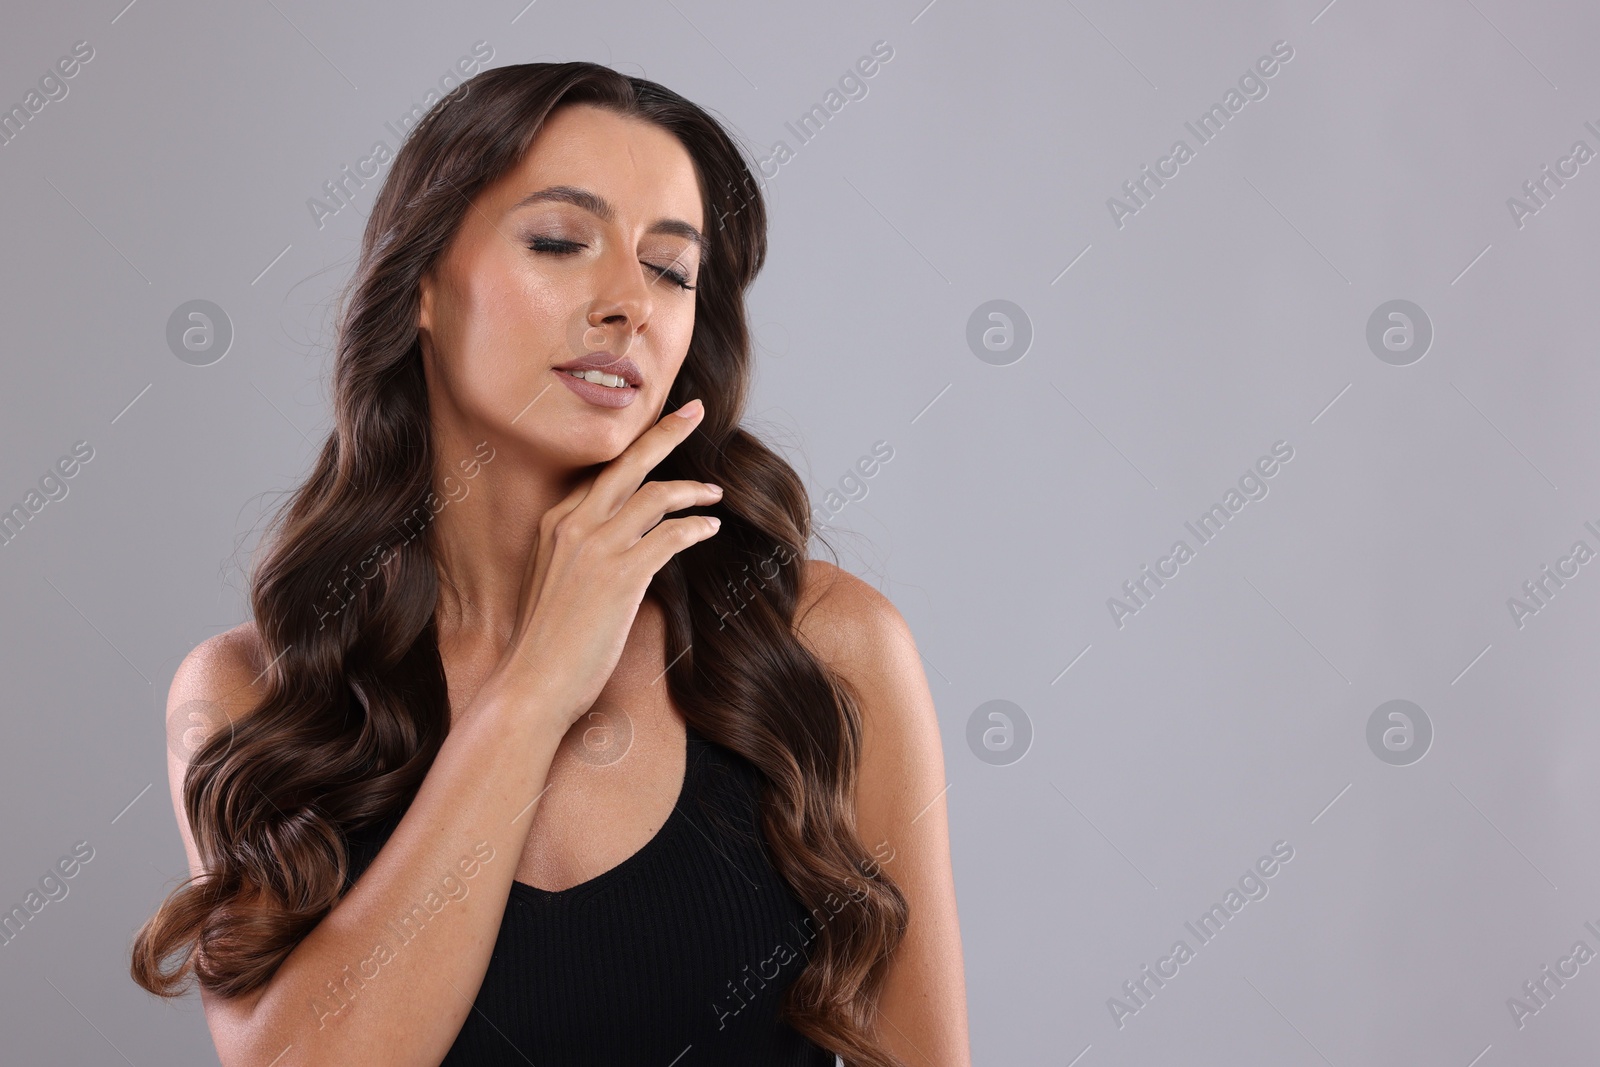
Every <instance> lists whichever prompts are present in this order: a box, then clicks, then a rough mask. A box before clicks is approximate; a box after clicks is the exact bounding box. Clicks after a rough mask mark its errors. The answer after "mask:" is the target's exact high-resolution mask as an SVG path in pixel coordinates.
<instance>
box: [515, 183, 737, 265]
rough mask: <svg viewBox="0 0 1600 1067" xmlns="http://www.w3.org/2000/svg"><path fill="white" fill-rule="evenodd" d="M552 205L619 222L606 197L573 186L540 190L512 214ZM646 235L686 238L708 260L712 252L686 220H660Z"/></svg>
mask: <svg viewBox="0 0 1600 1067" xmlns="http://www.w3.org/2000/svg"><path fill="white" fill-rule="evenodd" d="M549 201H555V202H557V203H562V204H571V205H573V206H574V207H580V208H582V209H583V210H585V211H587V212H589V214H591V215H594V216H596V217H597V218H599V219H600V220H601V221H603V222H611V221H613V220H614V219H615V218H616V211H615V210H613V209H612V207H611V204H610V202H609V201H607V200H606V198H605V197H603V196H599V195H597V194H595V193H591V192H590V191H589V190H587V189H579V188H577V187H576V186H572V185H552V186H551V187H550V188H548V189H540V190H539V191H538V192H536V193H529V194H528V195H527V196H525V197H523V198H522V199H521V200H518V201H517V202H516V203H515V204H514V205H512V207H511V210H512V211H517V210H520V209H521V208H524V207H527V206H528V205H529V204H539V203H546V202H549ZM645 232H646V233H665V234H671V235H672V236H674V237H682V238H685V239H687V240H690V241H693V242H694V243H695V245H696V246H697V247H698V248H699V249H700V254H701V256H706V255H708V254H709V253H710V251H711V242H710V241H709V240H707V239H706V236H705V234H703V233H701V232H700V231H699V230H697V229H695V228H694V227H693V226H691V225H689V224H688V223H687V222H684V221H683V220H682V219H657V220H656V221H655V222H654V223H652V224H651V225H650V228H649V229H648V230H646V231H645Z"/></svg>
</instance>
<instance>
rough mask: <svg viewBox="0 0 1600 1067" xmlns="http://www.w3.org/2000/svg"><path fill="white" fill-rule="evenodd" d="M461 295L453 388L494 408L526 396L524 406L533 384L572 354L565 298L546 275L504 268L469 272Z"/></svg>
mask: <svg viewBox="0 0 1600 1067" xmlns="http://www.w3.org/2000/svg"><path fill="white" fill-rule="evenodd" d="M456 296H457V303H456V307H455V315H454V317H453V318H454V321H453V323H452V326H453V329H452V337H451V351H452V353H453V357H454V358H453V359H452V360H451V364H452V366H451V376H452V378H453V382H452V386H453V388H454V389H455V390H456V391H457V393H458V395H459V394H463V393H465V394H470V395H472V396H474V397H475V398H477V399H479V400H482V401H486V402H488V404H489V406H490V410H493V409H495V408H498V407H500V406H503V405H504V404H506V403H507V402H508V401H509V400H510V399H512V398H516V397H522V399H521V400H519V401H517V404H516V408H520V407H521V406H522V405H523V404H525V403H527V400H528V399H531V396H532V393H529V390H530V389H531V390H533V391H534V392H537V390H539V389H541V388H543V387H544V386H545V385H546V384H547V383H546V381H545V378H546V377H547V375H548V371H549V367H550V365H551V364H552V363H560V362H561V361H562V360H564V359H566V358H569V357H568V356H567V355H566V354H565V349H566V346H565V345H564V344H563V336H564V332H565V328H564V325H563V321H564V320H563V315H564V312H563V310H562V309H563V306H564V304H565V301H563V300H562V298H561V294H560V293H558V292H556V291H554V290H553V289H552V287H551V286H550V285H549V283H548V282H546V281H545V280H543V279H540V278H537V277H534V276H532V275H531V274H518V273H516V272H513V271H509V270H504V269H501V270H499V271H495V272H488V271H484V272H479V273H477V274H474V275H469V281H468V284H467V285H466V286H465V287H464V288H463V289H462V290H461V291H459V292H458V293H457V294H456ZM525 393H527V394H528V395H527V396H523V394H525ZM516 408H513V409H512V410H513V412H514V411H515V410H516Z"/></svg>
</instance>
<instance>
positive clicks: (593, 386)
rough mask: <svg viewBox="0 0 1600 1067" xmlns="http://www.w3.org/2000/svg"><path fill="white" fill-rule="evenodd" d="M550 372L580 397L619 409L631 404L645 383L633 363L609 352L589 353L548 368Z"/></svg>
mask: <svg viewBox="0 0 1600 1067" xmlns="http://www.w3.org/2000/svg"><path fill="white" fill-rule="evenodd" d="M550 371H551V373H552V374H555V375H556V376H558V377H559V378H560V379H561V381H562V383H563V384H564V385H566V386H567V388H569V389H571V390H572V391H573V392H574V393H576V394H578V396H579V397H581V398H583V399H584V400H586V401H588V402H589V403H591V404H594V405H595V406H597V407H604V408H622V407H627V406H628V405H629V404H631V403H633V401H634V398H635V397H636V396H638V394H639V387H640V385H641V384H642V383H643V381H644V376H643V375H642V374H640V372H639V367H638V365H637V364H635V363H634V362H633V360H631V359H629V358H627V357H626V356H614V355H612V354H611V353H609V352H591V353H589V354H588V355H586V356H583V357H581V358H579V359H573V360H568V361H567V362H566V363H562V364H559V365H558V366H555V367H551V368H550Z"/></svg>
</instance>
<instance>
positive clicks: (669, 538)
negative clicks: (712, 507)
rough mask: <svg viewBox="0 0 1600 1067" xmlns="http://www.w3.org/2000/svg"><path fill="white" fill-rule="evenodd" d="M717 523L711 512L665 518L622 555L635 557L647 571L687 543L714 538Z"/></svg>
mask: <svg viewBox="0 0 1600 1067" xmlns="http://www.w3.org/2000/svg"><path fill="white" fill-rule="evenodd" d="M720 525H721V523H720V522H719V521H718V520H717V518H716V517H715V516H713V515H686V516H685V517H683V518H681V519H667V520H665V521H663V522H661V523H659V524H658V525H657V526H656V528H655V529H654V530H651V531H650V532H649V533H647V534H645V535H644V537H642V538H640V539H639V543H638V544H636V545H634V546H633V547H632V548H630V549H629V550H628V551H627V553H626V555H627V556H628V557H629V558H630V559H632V558H635V557H637V558H638V560H639V562H640V563H641V564H642V566H643V567H645V568H647V569H648V571H649V573H650V574H655V573H656V572H657V571H659V570H661V568H662V567H665V566H666V565H667V560H669V559H671V558H672V557H673V556H675V555H677V554H678V553H679V552H682V551H683V550H684V549H686V548H688V547H689V546H690V545H694V544H699V543H700V542H701V541H708V540H710V539H711V538H713V537H715V536H716V534H717V528H718V527H719V526H720Z"/></svg>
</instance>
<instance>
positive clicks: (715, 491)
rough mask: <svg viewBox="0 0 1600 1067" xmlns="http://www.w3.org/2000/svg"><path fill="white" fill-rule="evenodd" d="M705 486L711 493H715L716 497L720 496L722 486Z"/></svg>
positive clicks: (707, 484) (710, 483)
mask: <svg viewBox="0 0 1600 1067" xmlns="http://www.w3.org/2000/svg"><path fill="white" fill-rule="evenodd" d="M705 486H706V488H707V489H709V490H711V491H712V492H713V493H716V494H717V495H718V496H721V495H722V486H720V485H718V484H717V483H716V482H706V483H705Z"/></svg>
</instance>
